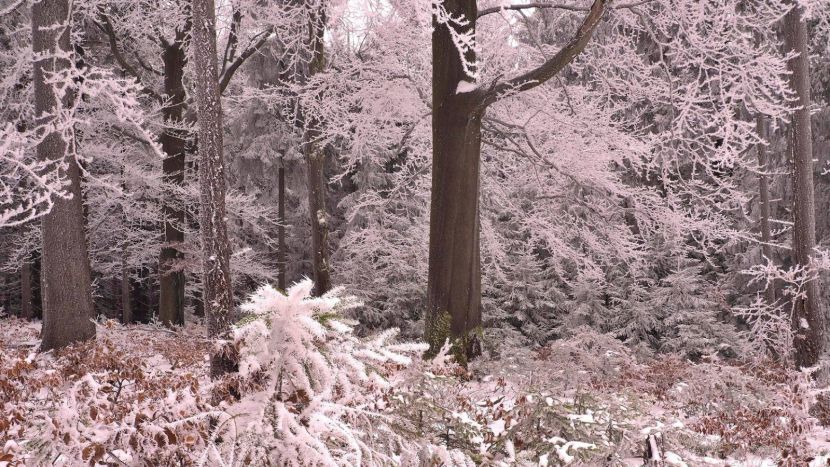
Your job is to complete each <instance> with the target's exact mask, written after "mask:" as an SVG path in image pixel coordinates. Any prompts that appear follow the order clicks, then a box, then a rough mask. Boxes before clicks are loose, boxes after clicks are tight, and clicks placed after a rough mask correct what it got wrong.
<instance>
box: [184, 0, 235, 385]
mask: <svg viewBox="0 0 830 467" xmlns="http://www.w3.org/2000/svg"><path fill="white" fill-rule="evenodd" d="M191 47H192V49H193V57H194V63H195V71H196V76H195V80H196V104H197V106H198V109H199V110H198V120H199V126H198V128H199V134H198V138H199V143H198V144H199V156H200V161H199V183H200V190H201V204H200V210H199V214H200V230H201V236H202V256H203V267H204V280H203V287H204V304H205V314H206V315H207V332H208V338H211V339H216V338H220V339H221V338H227V333H228V331H229V330H230V324H231V310H232V307H233V295H232V293H231V274H230V242H229V240H228V229H227V225H226V220H225V216H226V214H225V173H224V170H225V169H224V162H223V159H222V103H221V98H220V91H219V81H218V64H217V59H216V18H215V9H214V2H213V0H193V39H192V42H191ZM234 366H235V360H234V358H233V357H232V356H230V355H228V354H227V352H226V351H225V349H223V350H219V351H217V352H214V354H213V355H212V357H211V362H210V373H211V377H214V378H215V377H218V376H220V375H222V374H224V373H228V372H231V371H233V370H234Z"/></svg>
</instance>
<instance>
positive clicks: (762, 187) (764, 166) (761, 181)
mask: <svg viewBox="0 0 830 467" xmlns="http://www.w3.org/2000/svg"><path fill="white" fill-rule="evenodd" d="M755 125H756V128H757V130H758V136H759V137H760V138H761V139H762V140H763V142H764V143H762V144H759V145H758V147H757V149H758V167H759V168H760V169H761V173H760V174H759V175H758V191H759V193H758V195H759V197H760V200H761V241H762V242H763V245H761V253H762V254H763V255H764V258H766V260H767V261H772V229H771V228H770V205H769V176H768V175H767V173H768V172H769V171H770V165H769V156H768V155H767V147H766V145H765V143H766V142H767V141H768V140H769V131H768V127H767V119H766V117H765V116H763V115H760V114H759V115H758V116H756V117H755ZM764 298H765V299H766V301H767V304H769V305H774V304H775V284H768V285H767V288H766V290H765V291H764Z"/></svg>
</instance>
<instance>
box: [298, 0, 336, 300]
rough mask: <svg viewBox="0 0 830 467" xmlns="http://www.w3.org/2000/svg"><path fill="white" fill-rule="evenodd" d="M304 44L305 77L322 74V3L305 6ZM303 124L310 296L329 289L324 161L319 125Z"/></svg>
mask: <svg viewBox="0 0 830 467" xmlns="http://www.w3.org/2000/svg"><path fill="white" fill-rule="evenodd" d="M307 8H308V9H309V15H308V20H307V21H308V37H309V38H310V42H309V44H308V48H309V52H310V53H311V59H310V61H309V64H308V76H307V77H306V78H307V79H308V78H313V77H314V76H315V75H317V74H318V73H322V72H323V70H324V69H325V65H326V55H325V41H324V33H325V26H326V10H325V4H324V3H323V1H322V0H316V1H311V2H309V3H308V5H307ZM300 120H301V123H302V125H303V155H304V156H305V160H306V170H307V176H308V210H309V214H310V219H309V220H310V222H311V245H312V253H311V262H312V268H313V270H314V295H316V296H321V295H323V294H325V293H326V292H328V291H329V290H330V289H331V270H330V268H329V247H328V238H329V226H328V219H327V215H326V178H325V174H324V173H323V168H324V167H323V166H324V162H325V160H326V155H325V152H324V147H323V145H321V144H320V142H319V141H318V139H319V138H320V133H321V132H320V125H322V122H321V121H319V120H318V119H317V118H316V117H314V116H309V115H304V116H302V117H301V119H300Z"/></svg>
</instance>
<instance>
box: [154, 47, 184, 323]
mask: <svg viewBox="0 0 830 467" xmlns="http://www.w3.org/2000/svg"><path fill="white" fill-rule="evenodd" d="M163 58H164V92H165V94H166V95H167V98H168V99H169V101H168V102H167V104H166V105H165V106H164V107H163V108H162V114H163V115H164V120H165V122H167V123H168V124H170V125H174V126H175V125H180V124H181V123H182V115H183V111H184V101H185V97H186V95H185V89H184V67H185V64H186V57H185V52H184V45H183V43H182V42H181V41H178V40H177V41H176V42H173V43H172V44H169V45H166V46H165V47H164V54H163ZM160 139H161V147H162V150H163V151H164V154H165V156H166V158H165V159H164V161H163V162H162V173H163V175H162V177H163V181H164V184H165V185H168V186H170V187H173V188H175V187H178V186H181V185H182V183H184V168H185V167H184V165H185V149H186V140H185V136H184V135H183V134H182V132H181V131H179V130H174V129H170V128H167V129H165V130H164V133H162V135H161V138H160ZM162 209H163V211H164V245H163V246H162V248H161V253H160V254H159V318H160V319H161V322H162V323H163V324H164V325H165V326H168V327H170V326H172V325H174V324H176V325H183V324H184V285H185V284H184V271H182V270H180V269H179V270H171V268H174V267H175V266H176V262H178V261H180V260H182V259H183V258H184V255H183V254H182V253H181V251H179V245H181V244H182V243H184V232H183V231H182V228H183V225H184V221H185V213H184V210H182V209H180V208H179V207H177V205H176V203H175V202H173V203H170V202H165V203H164V206H163V208H162Z"/></svg>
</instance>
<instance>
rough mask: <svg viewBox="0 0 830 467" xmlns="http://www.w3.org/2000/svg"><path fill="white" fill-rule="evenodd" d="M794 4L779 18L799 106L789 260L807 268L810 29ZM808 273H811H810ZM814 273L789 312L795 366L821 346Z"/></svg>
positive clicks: (792, 140)
mask: <svg viewBox="0 0 830 467" xmlns="http://www.w3.org/2000/svg"><path fill="white" fill-rule="evenodd" d="M803 13H804V9H803V8H802V7H800V6H798V5H794V8H793V9H792V10H791V11H790V12H789V13H788V14H787V16H786V17H785V19H784V43H785V49H786V52H788V53H793V52H794V53H796V54H797V56H796V57H794V58H793V59H792V60H790V62H789V69H790V72H791V75H790V87H791V88H792V90H793V91H794V92H795V93H796V97H797V102H796V105H797V106H798V109H797V110H795V111H794V112H793V117H792V123H791V127H790V132H789V146H790V152H791V154H792V166H793V169H792V170H793V174H792V188H793V218H794V225H793V253H792V254H793V262H794V263H795V264H796V265H798V266H802V267H808V266H809V265H810V261H811V255H812V253H813V248H815V246H816V218H815V214H816V213H815V195H814V188H813V142H812V129H811V126H810V125H811V121H810V104H811V102H810V68H809V66H810V64H809V50H808V47H809V34H808V32H807V24H806V23H805V22H804V18H803ZM811 275H812V274H811ZM818 282H819V281H818V277H817V275H816V277H815V278H814V279H813V280H810V281H809V282H807V284H806V285H805V288H804V291H803V292H804V295H803V298H798V299H796V302H795V307H794V308H795V309H794V312H793V316H792V329H793V332H794V339H793V346H794V348H795V363H796V365H797V366H798V367H799V368H804V367H811V366H815V365H816V363H818V359H819V357H820V356H821V353H822V350H823V347H824V315H823V314H822V311H821V304H820V303H819V293H818V287H819V283H818Z"/></svg>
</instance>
